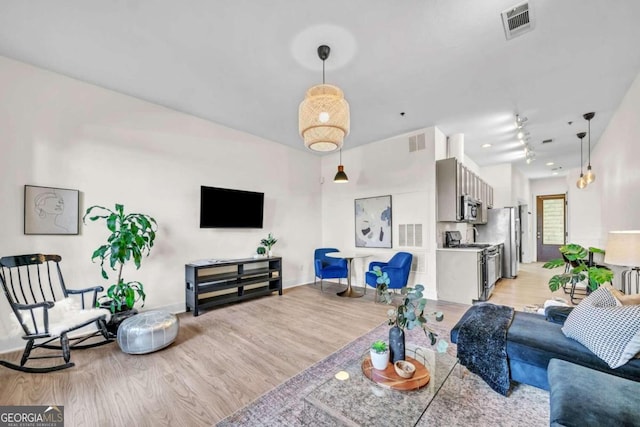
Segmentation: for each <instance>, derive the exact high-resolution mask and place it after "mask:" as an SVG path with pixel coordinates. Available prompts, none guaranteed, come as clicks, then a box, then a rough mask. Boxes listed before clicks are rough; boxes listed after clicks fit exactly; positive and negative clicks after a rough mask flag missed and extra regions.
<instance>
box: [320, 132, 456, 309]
mask: <svg viewBox="0 0 640 427" xmlns="http://www.w3.org/2000/svg"><path fill="white" fill-rule="evenodd" d="M421 132H424V133H425V137H426V138H425V139H426V149H425V150H420V151H415V152H413V153H410V152H409V149H408V138H409V136H410V135H414V134H417V133H421ZM444 138H445V136H444V134H442V132H440V131H439V130H438V129H436V128H428V129H424V130H419V131H416V132H412V133H411V134H407V135H401V136H398V137H394V138H390V139H387V140H383V141H377V142H373V143H371V144H366V145H364V146H359V147H356V148H352V149H349V150H346V151H343V152H342V163H343V164H344V167H345V172H346V173H347V175H348V176H349V183H347V184H334V183H333V177H334V175H335V173H336V171H337V169H336V167H337V165H338V155H337V154H335V155H328V156H325V157H323V159H322V178H323V180H324V183H323V185H322V229H323V242H324V245H325V246H330V247H337V248H339V249H341V250H356V248H355V235H354V230H355V224H354V200H355V199H359V198H365V197H375V196H384V195H389V194H390V195H391V198H392V227H393V232H392V234H393V236H392V237H393V248H392V249H370V248H357V251H358V252H360V253H367V254H371V255H372V256H371V257H370V258H368V259H367V260H366V261H365V262H364V263H362V262H360V263H358V264H356V265H355V266H354V271H355V272H356V273H357V276H356V279H355V282H356V284H357V285H362V284H363V279H362V274H363V271H364V270H365V269H366V268H367V267H368V263H369V262H370V261H373V260H384V261H387V260H388V259H389V258H391V256H392V255H393V254H394V253H395V252H398V251H406V252H411V253H413V254H414V256H416V257H417V258H418V261H419V264H418V265H419V267H418V272H417V273H415V274H412V275H411V277H410V283H409V285H414V284H415V283H421V284H423V285H424V286H425V288H426V295H427V297H429V298H435V297H436V284H435V280H436V277H435V270H436V269H435V249H436V243H435V242H436V237H435V223H436V219H435V218H436V210H435V209H436V206H435V203H436V201H435V147H436V145H439V146H442V144H443V143H444ZM399 224H423V242H424V245H423V247H420V248H415V247H399V246H398V225H399Z"/></svg>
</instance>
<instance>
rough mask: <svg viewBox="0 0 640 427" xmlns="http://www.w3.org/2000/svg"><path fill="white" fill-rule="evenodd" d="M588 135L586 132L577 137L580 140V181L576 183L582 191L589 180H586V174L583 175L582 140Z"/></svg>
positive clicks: (578, 134)
mask: <svg viewBox="0 0 640 427" xmlns="http://www.w3.org/2000/svg"><path fill="white" fill-rule="evenodd" d="M586 135H587V134H586V133H585V132H580V133H577V134H576V136H577V137H578V138H580V179H578V182H576V186H577V187H578V188H579V189H581V190H582V189H583V188H584V187H586V186H587V180H586V179H585V177H584V174H583V173H582V138H584V137H585V136H586Z"/></svg>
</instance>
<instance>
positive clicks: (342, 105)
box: [298, 45, 350, 151]
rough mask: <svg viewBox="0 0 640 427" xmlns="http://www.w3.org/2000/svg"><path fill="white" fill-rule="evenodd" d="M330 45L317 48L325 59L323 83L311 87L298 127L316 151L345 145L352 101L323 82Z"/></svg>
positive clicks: (301, 107) (338, 90)
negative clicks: (350, 102)
mask: <svg viewBox="0 0 640 427" xmlns="http://www.w3.org/2000/svg"><path fill="white" fill-rule="evenodd" d="M330 51H331V49H330V48H329V46H326V45H322V46H320V47H318V56H319V57H320V59H321V60H322V84H321V85H316V86H312V87H311V88H309V89H308V90H307V92H306V94H305V97H304V100H303V101H302V102H301V103H300V107H299V109H298V129H299V131H300V136H302V138H303V139H304V145H305V147H307V148H309V149H311V150H314V151H334V150H337V149H339V148H342V143H343V142H344V137H345V136H347V135H348V134H349V126H350V124H349V103H348V102H347V101H346V100H345V99H344V93H343V92H342V90H341V89H340V88H339V87H337V86H333V85H328V84H325V82H324V61H325V60H326V59H327V58H328V57H329V52H330Z"/></svg>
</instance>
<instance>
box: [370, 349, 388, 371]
mask: <svg viewBox="0 0 640 427" xmlns="http://www.w3.org/2000/svg"><path fill="white" fill-rule="evenodd" d="M371 364H372V365H373V368H374V369H378V370H380V371H384V370H385V369H387V366H388V365H389V350H387V351H385V352H384V353H376V352H375V351H373V350H371Z"/></svg>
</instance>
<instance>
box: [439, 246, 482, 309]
mask: <svg viewBox="0 0 640 427" xmlns="http://www.w3.org/2000/svg"><path fill="white" fill-rule="evenodd" d="M482 263H483V259H482V249H449V248H441V249H437V250H436V274H437V276H436V282H437V292H438V300H442V301H450V302H457V303H462V304H473V303H474V302H475V301H478V300H479V299H480V298H481V297H482V292H483V290H484V278H483V267H484V266H483V264H482Z"/></svg>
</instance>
